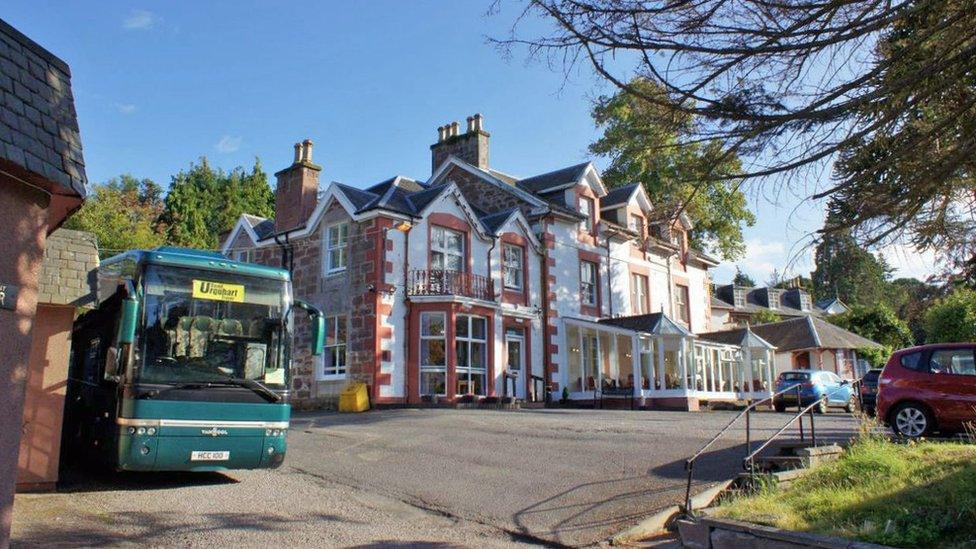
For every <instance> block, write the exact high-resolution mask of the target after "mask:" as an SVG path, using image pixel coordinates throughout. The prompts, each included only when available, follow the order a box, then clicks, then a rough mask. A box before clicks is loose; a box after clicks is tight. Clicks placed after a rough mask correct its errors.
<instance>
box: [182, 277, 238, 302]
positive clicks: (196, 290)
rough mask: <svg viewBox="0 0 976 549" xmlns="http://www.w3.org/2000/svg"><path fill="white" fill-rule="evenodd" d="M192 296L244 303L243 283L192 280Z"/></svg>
mask: <svg viewBox="0 0 976 549" xmlns="http://www.w3.org/2000/svg"><path fill="white" fill-rule="evenodd" d="M193 297H194V299H209V300H211V301H231V302H234V303H244V285H243V284H225V283H223V282H211V281H209V280H194V281H193Z"/></svg>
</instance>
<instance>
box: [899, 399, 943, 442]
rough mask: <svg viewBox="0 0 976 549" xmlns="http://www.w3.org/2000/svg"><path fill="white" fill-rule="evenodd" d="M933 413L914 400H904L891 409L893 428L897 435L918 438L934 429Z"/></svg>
mask: <svg viewBox="0 0 976 549" xmlns="http://www.w3.org/2000/svg"><path fill="white" fill-rule="evenodd" d="M932 427H933V421H932V414H930V413H929V411H928V410H926V409H925V408H924V407H922V406H920V405H918V404H915V403H914V402H903V403H901V404H899V405H898V406H896V407H895V409H894V410H892V411H891V428H892V430H894V431H895V434H896V435H900V436H903V437H905V438H918V437H921V436H924V435H926V434H928V433H929V432H931V431H932Z"/></svg>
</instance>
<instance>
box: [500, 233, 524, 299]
mask: <svg viewBox="0 0 976 549" xmlns="http://www.w3.org/2000/svg"><path fill="white" fill-rule="evenodd" d="M513 259H514V261H513ZM514 263H517V265H514ZM502 268H503V269H504V272H503V273H502V284H504V286H505V289H507V290H517V291H520V292H521V291H522V290H524V289H525V284H524V283H523V281H524V279H525V249H524V248H522V246H519V245H517V244H503V245H502ZM510 273H515V274H514V278H513V283H512V284H509V280H508V276H509V274H510Z"/></svg>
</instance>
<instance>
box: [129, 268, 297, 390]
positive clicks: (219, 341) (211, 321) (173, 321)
mask: <svg viewBox="0 0 976 549" xmlns="http://www.w3.org/2000/svg"><path fill="white" fill-rule="evenodd" d="M143 295H144V313H143V318H144V324H143V329H142V330H141V336H140V339H141V341H140V342H139V345H138V347H137V349H138V350H139V354H141V359H139V358H138V357H137V360H136V365H137V367H136V368H135V369H134V379H133V381H134V382H136V383H155V384H176V385H183V384H194V383H200V384H206V383H219V382H225V381H228V380H239V381H245V382H253V381H256V382H259V383H261V384H263V385H265V386H268V387H270V388H272V389H284V388H285V387H287V384H288V381H289V380H288V371H287V369H288V368H287V364H288V360H287V359H286V358H285V357H287V356H288V352H289V351H290V349H288V348H287V345H288V341H289V337H288V333H289V325H288V319H287V314H288V307H289V305H290V296H289V295H288V286H287V284H286V283H285V282H282V281H280V280H273V279H265V278H258V277H250V276H241V275H236V274H234V273H224V272H214V271H205V270H194V269H189V268H174V267H163V266H153V265H150V266H148V267H147V268H146V271H145V276H144V278H143ZM283 346H284V347H283Z"/></svg>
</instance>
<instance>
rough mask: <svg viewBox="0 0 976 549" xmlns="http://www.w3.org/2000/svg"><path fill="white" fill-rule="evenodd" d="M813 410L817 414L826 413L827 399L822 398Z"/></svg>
mask: <svg viewBox="0 0 976 549" xmlns="http://www.w3.org/2000/svg"><path fill="white" fill-rule="evenodd" d="M815 410H816V411H817V413H818V414H826V413H827V397H823V398H822V399H820V404H818V405H817V407H816V408H815Z"/></svg>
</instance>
